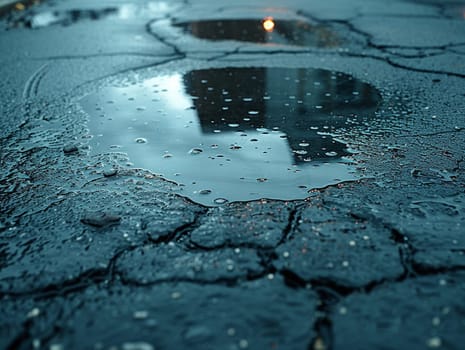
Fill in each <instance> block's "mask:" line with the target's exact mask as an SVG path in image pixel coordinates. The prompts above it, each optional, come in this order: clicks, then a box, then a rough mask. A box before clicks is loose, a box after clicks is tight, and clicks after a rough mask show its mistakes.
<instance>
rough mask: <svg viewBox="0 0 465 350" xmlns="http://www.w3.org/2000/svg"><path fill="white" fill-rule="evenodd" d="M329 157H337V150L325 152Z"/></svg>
mask: <svg viewBox="0 0 465 350" xmlns="http://www.w3.org/2000/svg"><path fill="white" fill-rule="evenodd" d="M325 154H326V155H327V156H328V157H336V156H337V152H326V153H325Z"/></svg>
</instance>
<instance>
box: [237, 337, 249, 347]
mask: <svg viewBox="0 0 465 350" xmlns="http://www.w3.org/2000/svg"><path fill="white" fill-rule="evenodd" d="M248 347H249V342H248V341H247V339H241V340H240V341H239V348H241V349H247V348H248Z"/></svg>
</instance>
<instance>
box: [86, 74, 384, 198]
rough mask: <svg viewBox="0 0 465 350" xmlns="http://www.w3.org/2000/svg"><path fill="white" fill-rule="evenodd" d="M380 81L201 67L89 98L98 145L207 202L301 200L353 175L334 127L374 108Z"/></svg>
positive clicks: (92, 129)
mask: <svg viewBox="0 0 465 350" xmlns="http://www.w3.org/2000/svg"><path fill="white" fill-rule="evenodd" d="M380 102H381V98H380V95H379V93H378V91H377V90H376V89H374V88H373V87H372V86H370V85H368V84H366V83H363V82H361V81H359V80H357V79H355V78H352V77H350V76H348V75H345V74H342V73H335V72H330V71H327V70H321V69H303V68H302V69H287V68H225V69H208V70H194V71H191V72H188V73H187V74H185V75H180V74H173V75H167V76H161V77H156V78H153V79H148V80H144V81H142V82H141V83H139V84H134V85H128V86H124V87H112V88H106V89H104V90H102V91H99V92H98V93H96V94H94V95H89V96H87V97H85V98H84V99H83V100H82V101H81V104H82V106H83V108H84V109H85V110H86V112H88V114H90V116H91V117H90V120H89V128H90V132H91V133H92V134H93V135H94V138H93V140H92V143H91V146H92V149H93V152H95V153H102V152H109V151H118V152H125V153H127V154H128V155H129V158H130V160H131V162H132V163H133V164H134V166H136V167H142V168H146V169H150V170H152V171H153V172H155V173H158V174H161V175H163V176H164V177H165V178H167V179H170V180H174V181H175V182H177V183H179V184H182V185H183V187H182V194H183V195H185V196H187V197H189V198H191V199H192V200H194V201H196V202H199V203H201V204H205V205H214V204H215V203H217V204H221V203H220V202H224V201H225V200H227V201H243V200H252V199H259V198H274V199H302V198H305V197H307V196H308V191H309V190H310V189H314V188H321V187H325V186H327V185H331V184H336V183H339V182H341V181H349V180H354V179H356V178H357V176H356V175H355V174H354V169H353V166H352V165H351V164H350V161H349V159H348V158H347V156H349V155H350V153H349V151H348V150H347V149H346V145H345V144H343V143H340V142H338V141H337V140H334V139H333V138H332V137H331V136H330V133H331V132H332V131H334V130H337V129H340V128H350V127H351V126H353V125H358V124H360V123H361V122H362V121H364V122H365V121H366V119H367V118H369V117H371V116H373V115H374V113H375V111H376V109H377V106H378V104H379V103H380Z"/></svg>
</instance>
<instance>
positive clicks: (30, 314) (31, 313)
mask: <svg viewBox="0 0 465 350" xmlns="http://www.w3.org/2000/svg"><path fill="white" fill-rule="evenodd" d="M39 315H40V309H39V308H37V307H35V308H33V309H32V310H31V311H29V312H28V313H27V317H28V318H33V317H37V316H39Z"/></svg>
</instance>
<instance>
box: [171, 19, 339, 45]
mask: <svg viewBox="0 0 465 350" xmlns="http://www.w3.org/2000/svg"><path fill="white" fill-rule="evenodd" d="M174 26H176V27H180V28H182V29H183V30H184V32H185V33H188V34H191V35H193V36H195V37H197V38H200V39H207V40H213V41H219V40H237V41H245V42H254V43H262V44H265V43H267V44H280V45H296V46H313V47H335V46H338V45H339V44H340V43H339V41H340V39H339V38H338V37H337V36H336V35H335V34H334V33H333V32H332V31H331V30H330V29H329V28H328V27H327V26H323V25H312V24H310V23H308V22H306V21H302V20H278V19H273V18H271V17H266V18H264V19H262V20H258V19H231V20H230V19H224V20H203V21H195V22H182V23H177V24H174Z"/></svg>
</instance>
